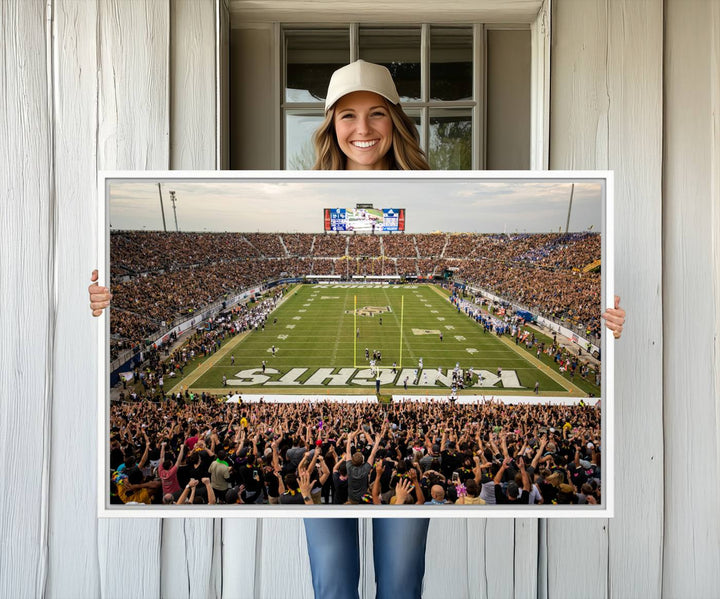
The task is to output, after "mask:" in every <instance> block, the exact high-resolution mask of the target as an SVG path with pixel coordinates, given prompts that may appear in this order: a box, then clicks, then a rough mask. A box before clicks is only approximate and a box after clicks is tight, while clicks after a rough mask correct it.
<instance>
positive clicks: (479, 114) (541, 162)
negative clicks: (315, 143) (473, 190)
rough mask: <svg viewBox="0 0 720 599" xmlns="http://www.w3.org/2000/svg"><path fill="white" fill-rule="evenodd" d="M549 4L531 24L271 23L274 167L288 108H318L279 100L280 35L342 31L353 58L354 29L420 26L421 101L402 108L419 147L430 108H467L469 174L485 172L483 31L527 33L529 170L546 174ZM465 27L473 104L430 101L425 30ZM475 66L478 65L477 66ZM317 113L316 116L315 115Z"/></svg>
mask: <svg viewBox="0 0 720 599" xmlns="http://www.w3.org/2000/svg"><path fill="white" fill-rule="evenodd" d="M550 1H551V0H545V1H544V2H543V3H542V6H541V8H540V11H539V12H538V13H537V15H536V17H535V19H534V21H532V22H527V23H512V24H502V23H499V24H498V23H492V24H491V23H479V22H474V23H443V22H436V23H422V24H419V23H402V22H398V23H395V22H392V23H370V22H368V23H365V22H363V23H360V22H353V23H350V22H327V23H321V24H320V23H297V22H289V23H285V24H280V23H277V22H276V23H274V38H275V49H276V56H275V64H276V68H277V72H276V77H275V81H277V82H278V83H277V88H276V95H275V98H274V106H275V107H276V108H275V109H276V111H277V116H278V120H277V122H278V123H279V127H278V134H279V140H278V145H277V146H276V149H275V151H274V155H275V157H276V168H277V169H279V170H286V166H285V165H286V160H287V157H286V140H285V135H286V121H285V119H286V114H287V112H288V111H289V110H290V111H291V110H294V109H298V110H307V111H309V112H311V111H313V110H317V109H318V108H320V107H321V104H320V103H307V102H303V103H288V102H286V100H285V89H286V83H287V82H286V68H285V65H286V64H287V60H286V59H287V57H286V37H285V36H286V33H287V32H294V31H307V32H308V33H310V32H312V31H322V30H330V29H341V28H347V29H348V33H349V43H350V60H351V61H354V60H357V59H358V54H359V31H360V27H361V26H362V27H367V28H377V29H397V28H404V27H420V31H421V39H420V52H421V54H420V60H421V101H420V102H407V103H405V104H403V106H404V107H406V108H407V109H409V110H411V111H412V113H413V114H415V113H416V112H417V111H418V110H419V111H420V122H421V128H420V131H421V135H420V137H421V145H422V147H423V148H424V149H427V146H428V144H429V139H430V136H429V127H430V124H429V115H430V110H431V109H432V108H453V107H457V108H469V109H470V111H471V118H472V140H471V141H472V146H471V147H472V157H471V170H485V168H486V157H485V148H486V143H487V137H486V134H487V130H486V122H487V114H486V112H487V97H486V96H487V58H486V57H487V31H488V30H518V29H522V30H529V31H530V35H531V41H530V48H531V50H530V72H531V83H530V104H531V106H530V164H529V169H530V170H546V169H548V166H549V124H550V24H551V21H550ZM432 26H436V27H439V28H451V27H463V26H464V27H471V28H472V39H473V49H472V56H473V82H472V90H473V100H460V101H442V102H441V101H435V102H433V101H430V100H429V91H430V90H429V84H430V83H429V69H430V62H429V60H430V44H429V40H430V29H431V27H432ZM478 65H479V66H478ZM318 114H321V112H320V111H318Z"/></svg>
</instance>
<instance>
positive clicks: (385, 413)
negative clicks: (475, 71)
mask: <svg viewBox="0 0 720 599" xmlns="http://www.w3.org/2000/svg"><path fill="white" fill-rule="evenodd" d="M408 216H409V217H410V218H412V211H407V214H406V209H405V208H383V209H376V208H374V207H373V205H372V204H367V203H363V204H360V203H358V204H356V205H355V206H345V207H344V208H336V207H332V208H325V209H324V210H323V214H322V220H321V219H320V214H318V215H317V220H318V221H319V222H318V224H319V225H320V226H319V227H318V228H319V229H321V230H319V231H318V232H315V233H311V232H308V233H304V232H303V233H299V232H287V233H283V232H225V231H223V232H216V231H210V232H208V231H203V232H179V231H176V232H168V231H165V230H163V231H148V230H142V231H140V230H112V232H111V235H110V259H111V284H112V289H113V300H112V307H111V311H110V331H111V337H110V359H111V364H110V373H111V380H110V384H111V391H110V397H111V412H110V423H109V424H110V439H111V446H110V456H109V460H110V472H111V480H112V484H111V502H114V503H164V504H173V505H174V504H182V503H188V502H190V503H224V504H228V503H232V504H235V503H253V504H255V503H268V504H275V503H308V504H310V503H313V504H321V503H322V504H344V503H351V504H360V503H371V504H378V503H391V499H393V498H394V495H395V494H396V490H397V482H398V480H400V479H401V478H402V477H403V476H412V477H413V478H417V480H418V481H420V485H419V488H417V489H416V490H415V491H414V492H413V493H411V494H410V495H409V497H399V498H395V500H396V501H399V500H401V503H408V504H409V503H420V500H421V499H422V500H423V503H424V502H425V500H428V501H429V500H430V497H431V495H432V497H433V500H435V499H436V497H435V496H436V495H439V494H440V491H439V489H438V488H436V487H441V488H442V495H443V498H444V499H443V501H445V502H451V503H465V502H466V501H467V503H478V504H481V503H484V504H492V503H495V502H496V501H495V499H496V497H495V493H494V487H495V485H496V484H498V482H500V481H501V482H502V484H501V485H498V486H499V487H500V488H501V489H502V492H501V494H500V495H499V496H498V498H497V502H500V503H501V502H503V501H504V500H502V497H505V498H507V497H510V501H514V500H520V502H521V503H533V504H537V503H550V504H551V503H600V501H601V486H600V474H599V473H600V459H599V456H600V447H601V426H600V422H601V411H600V404H599V401H598V400H599V398H600V396H601V392H600V380H601V376H600V373H601V362H600V357H601V356H600V338H599V337H600V334H601V327H600V318H599V316H600V313H601V305H600V265H601V236H600V234H599V233H597V232H592V231H590V230H585V231H580V232H570V231H565V232H561V231H559V232H557V233H548V232H539V233H527V232H522V233H521V232H513V233H505V232H503V233H466V232H445V231H434V232H417V233H412V232H409V231H407V230H406V229H405V222H406V218H407V217H408ZM356 455H357V456H360V457H357V458H356V457H355V456H356ZM351 457H353V459H354V460H355V461H358V462H360V458H362V462H363V463H364V464H365V466H367V465H368V464H371V463H372V462H373V461H376V460H378V461H379V458H382V461H381V463H382V464H383V468H384V469H387V476H385V475H384V474H383V475H381V476H379V475H378V474H377V473H374V470H373V473H369V472H365V477H366V481H365V484H364V485H361V487H362V490H363V492H362V493H361V494H358V493H357V489H354V488H353V489H351V490H350V491H348V487H347V479H346V477H347V476H348V468H350V469H351V470H352V469H353V468H354V466H353V462H352V461H351V460H350V458H351ZM215 462H220V463H221V464H222V467H218V466H213V467H212V468H211V466H212V464H214V463H215ZM152 463H154V464H155V465H156V467H155V469H154V470H153V469H151V468H149V466H148V465H149V464H152ZM421 464H422V466H421ZM410 471H413V472H415V474H414V475H411V474H409V472H410ZM168 473H170V474H168ZM368 474H370V476H368ZM303 475H307V477H308V478H307V480H305V479H304V478H303ZM498 476H499V477H500V479H498V480H496V477H498ZM470 480H472V481H474V483H475V484H473V482H469V481H470ZM191 481H194V484H190V482H191ZM375 481H377V484H375ZM182 483H184V484H182ZM468 483H469V484H468ZM513 485H514V486H513ZM468 487H469V491H468ZM423 489H424V492H423ZM468 493H469V494H468ZM296 494H297V497H296ZM189 495H190V497H189ZM303 497H304V498H306V499H305V500H304V501H303V500H301V498H303ZM307 498H309V499H311V501H310V500H308V499H307ZM461 499H462V500H461ZM476 500H477V501H476Z"/></svg>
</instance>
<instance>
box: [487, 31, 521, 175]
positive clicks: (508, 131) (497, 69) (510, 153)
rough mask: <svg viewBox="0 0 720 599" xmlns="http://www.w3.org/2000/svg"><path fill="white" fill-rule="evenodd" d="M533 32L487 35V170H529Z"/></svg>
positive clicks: (498, 32)
mask: <svg viewBox="0 0 720 599" xmlns="http://www.w3.org/2000/svg"><path fill="white" fill-rule="evenodd" d="M531 52H532V50H531V48H530V32H529V31H523V30H520V31H502V30H491V31H488V32H487V140H486V149H485V155H486V156H487V162H486V165H485V166H486V168H487V169H488V170H516V169H517V170H520V169H527V168H530V54H531Z"/></svg>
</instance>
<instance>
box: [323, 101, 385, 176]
mask: <svg viewBox="0 0 720 599" xmlns="http://www.w3.org/2000/svg"><path fill="white" fill-rule="evenodd" d="M333 123H334V126H335V134H336V135H337V140H338V144H339V146H340V150H341V151H342V153H343V154H345V156H346V157H347V163H346V167H345V168H346V169H347V170H385V169H387V168H388V159H387V153H388V152H389V151H390V148H391V147H392V132H393V124H392V120H391V119H390V112H389V109H388V107H387V103H386V102H385V100H384V98H383V97H382V96H380V95H378V94H376V93H373V92H367V91H359V92H352V93H350V94H347V95H346V96H343V97H342V98H340V99H339V100H338V101H337V104H336V105H335V116H334V118H333Z"/></svg>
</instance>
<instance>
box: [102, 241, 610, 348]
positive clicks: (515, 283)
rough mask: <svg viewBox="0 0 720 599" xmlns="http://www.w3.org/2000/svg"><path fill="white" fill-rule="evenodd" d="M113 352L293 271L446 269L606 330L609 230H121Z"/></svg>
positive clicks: (594, 330)
mask: <svg viewBox="0 0 720 599" xmlns="http://www.w3.org/2000/svg"><path fill="white" fill-rule="evenodd" d="M110 239H111V263H112V279H111V280H112V284H113V293H114V295H115V300H114V301H113V308H114V309H113V310H112V311H111V324H110V327H111V328H110V330H111V335H112V343H111V347H112V355H113V357H115V356H117V355H118V352H119V351H121V350H123V349H127V348H128V347H139V346H141V343H142V341H143V339H145V338H146V337H148V336H150V335H151V334H152V333H153V332H156V331H158V330H160V329H161V327H162V326H163V325H165V326H170V325H171V323H173V322H174V321H176V320H177V319H179V318H181V317H187V316H189V315H192V314H193V313H194V312H196V311H197V310H199V309H201V308H202V307H204V306H207V305H209V304H212V303H213V302H217V301H221V300H222V299H224V298H225V297H227V295H228V294H230V293H231V292H233V291H238V290H240V289H243V288H247V287H249V286H251V285H255V284H260V283H262V282H263V281H267V280H270V279H273V278H280V277H283V276H288V277H292V276H304V275H335V276H340V277H352V276H354V275H385V276H387V275H393V276H398V275H400V276H410V277H422V278H428V279H432V278H433V277H438V276H442V275H444V274H445V273H446V272H451V273H453V276H455V277H458V278H460V279H462V280H463V281H465V282H467V283H470V284H474V285H477V286H480V287H482V288H484V289H486V290H487V291H491V292H493V293H495V294H496V295H498V296H501V297H502V298H504V299H506V300H508V301H511V302H517V303H519V304H521V305H523V306H526V307H527V308H528V309H530V310H535V311H538V312H540V313H541V314H543V315H545V316H549V317H554V318H557V319H560V320H564V321H565V320H566V321H567V322H569V323H575V324H582V325H583V326H584V327H585V329H586V332H587V333H588V334H592V335H597V334H599V331H600V319H599V314H600V276H599V274H598V273H593V272H583V269H584V268H585V267H587V266H588V265H591V264H593V263H594V262H595V261H597V260H598V259H599V257H600V236H599V235H597V234H592V233H587V232H585V233H571V234H567V235H563V234H514V235H479V234H445V233H432V234H431V233H428V234H414V235H410V234H393V235H362V234H360V235H338V234H317V235H313V234H303V233H294V234H285V233H282V234H280V233H161V232H140V231H121V232H113V233H112V235H111V238H110Z"/></svg>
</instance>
